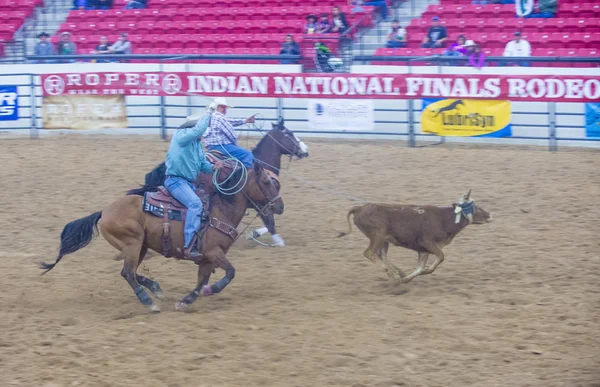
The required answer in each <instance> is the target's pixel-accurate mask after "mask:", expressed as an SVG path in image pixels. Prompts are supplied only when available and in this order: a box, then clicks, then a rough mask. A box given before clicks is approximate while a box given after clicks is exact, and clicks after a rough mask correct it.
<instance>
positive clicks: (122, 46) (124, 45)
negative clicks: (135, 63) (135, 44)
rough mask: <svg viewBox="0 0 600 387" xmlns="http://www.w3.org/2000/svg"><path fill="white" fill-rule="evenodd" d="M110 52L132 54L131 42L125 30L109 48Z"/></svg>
mask: <svg viewBox="0 0 600 387" xmlns="http://www.w3.org/2000/svg"><path fill="white" fill-rule="evenodd" d="M108 53H109V54H124V55H130V54H131V42H130V41H129V40H128V39H127V33H126V32H123V33H122V34H121V36H119V40H117V41H116V42H115V44H113V45H112V46H110V47H109V48H108Z"/></svg>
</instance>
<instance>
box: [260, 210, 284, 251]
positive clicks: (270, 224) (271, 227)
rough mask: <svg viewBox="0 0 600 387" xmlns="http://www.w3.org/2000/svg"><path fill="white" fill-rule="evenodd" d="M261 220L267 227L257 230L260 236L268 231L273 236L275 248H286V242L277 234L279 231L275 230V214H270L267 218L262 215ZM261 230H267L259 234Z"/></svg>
mask: <svg viewBox="0 0 600 387" xmlns="http://www.w3.org/2000/svg"><path fill="white" fill-rule="evenodd" d="M260 218H261V219H262V221H263V223H264V224H265V227H263V228H259V229H257V230H256V232H257V234H258V236H261V235H263V234H264V233H266V232H267V231H268V232H269V233H270V234H271V238H272V239H273V243H274V244H275V246H280V247H283V246H285V241H284V240H283V238H282V237H281V236H280V235H279V234H277V231H276V230H275V217H274V216H273V214H269V215H266V216H265V215H262V214H261V215H260ZM265 229H266V230H265ZM259 230H261V231H262V230H265V231H262V233H259Z"/></svg>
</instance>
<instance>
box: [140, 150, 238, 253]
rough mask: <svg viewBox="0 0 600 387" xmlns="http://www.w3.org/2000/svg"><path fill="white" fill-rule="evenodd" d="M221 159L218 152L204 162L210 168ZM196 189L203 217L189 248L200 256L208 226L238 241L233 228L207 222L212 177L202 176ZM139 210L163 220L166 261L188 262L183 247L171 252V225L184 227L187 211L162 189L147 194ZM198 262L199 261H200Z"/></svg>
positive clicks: (216, 221) (213, 187) (222, 156)
mask: <svg viewBox="0 0 600 387" xmlns="http://www.w3.org/2000/svg"><path fill="white" fill-rule="evenodd" d="M224 158H225V155H223V154H222V153H220V152H211V153H207V159H208V160H209V161H210V162H211V163H213V164H214V163H216V162H217V161H219V160H222V159H224ZM198 187H199V188H198V189H196V191H195V193H196V195H198V197H199V198H200V200H201V201H202V214H201V216H200V230H198V232H197V233H196V235H195V236H194V239H193V240H192V244H191V246H196V247H197V249H198V251H200V252H202V236H203V235H204V233H205V232H206V230H207V229H208V227H209V226H210V227H213V228H215V229H217V230H219V231H221V232H223V233H224V234H226V235H227V236H229V237H230V238H232V239H233V240H235V239H237V236H238V232H237V230H236V228H235V227H233V226H230V225H228V224H227V223H225V222H223V221H221V220H219V219H217V218H210V209H211V200H210V198H211V196H212V195H213V194H214V193H215V192H216V189H215V186H214V185H213V183H212V177H211V175H205V174H201V175H200V177H199V179H198ZM142 208H143V211H144V212H146V213H149V214H151V215H154V216H156V217H159V218H163V233H162V236H161V245H162V254H163V255H164V256H165V257H167V258H170V257H174V258H175V259H189V258H188V257H187V256H186V254H185V251H184V250H183V248H182V247H181V248H180V247H176V248H173V242H172V240H171V221H176V222H181V223H182V224H185V218H186V214H187V208H186V207H185V206H184V205H183V204H181V203H180V202H179V201H177V199H175V198H174V197H173V196H171V194H170V193H169V191H168V190H167V189H166V188H165V187H164V186H160V187H158V190H157V191H156V192H146V193H145V194H144V200H143V203H142ZM182 229H183V227H182ZM199 259H200V260H202V257H200V258H199ZM196 263H198V261H197V262H196Z"/></svg>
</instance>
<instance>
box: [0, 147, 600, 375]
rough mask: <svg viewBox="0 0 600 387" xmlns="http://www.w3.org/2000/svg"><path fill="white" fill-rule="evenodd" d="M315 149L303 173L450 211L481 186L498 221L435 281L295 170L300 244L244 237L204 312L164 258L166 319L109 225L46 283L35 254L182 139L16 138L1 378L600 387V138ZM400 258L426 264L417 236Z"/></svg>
mask: <svg viewBox="0 0 600 387" xmlns="http://www.w3.org/2000/svg"><path fill="white" fill-rule="evenodd" d="M308 144H309V146H310V151H311V156H310V158H308V159H305V160H301V161H297V162H294V163H292V165H291V168H290V170H289V171H290V172H291V173H293V174H294V175H295V176H298V177H300V178H302V179H308V180H310V181H311V182H314V183H315V184H318V185H330V186H332V187H335V189H337V190H339V191H341V192H344V193H346V194H348V195H353V196H358V197H362V198H365V199H368V200H372V201H385V202H390V203H415V204H439V205H447V204H450V203H452V201H454V200H456V199H457V198H458V197H459V195H461V194H462V193H464V192H465V191H466V190H468V189H469V188H472V189H473V195H474V197H475V199H476V200H477V201H478V204H480V205H481V206H483V207H484V208H486V209H487V210H489V211H491V212H492V213H493V215H494V218H495V221H494V222H493V223H491V224H486V225H479V226H470V227H468V228H467V229H466V230H465V231H463V233H462V234H461V235H459V236H458V237H457V238H456V240H455V242H454V244H453V245H451V246H449V247H448V248H447V249H446V250H445V252H446V257H447V258H446V261H445V262H444V263H443V264H442V265H441V266H440V267H439V268H438V270H437V271H436V272H435V273H434V274H433V275H430V276H422V277H417V278H416V279H415V280H414V281H413V282H412V283H410V284H407V285H403V284H398V283H395V282H390V281H388V279H387V276H386V274H385V273H384V272H383V271H382V270H381V268H380V267H379V266H378V265H374V264H371V263H370V262H368V261H367V260H366V259H365V258H364V257H363V256H362V252H363V250H364V249H365V247H366V246H367V239H366V238H365V237H364V236H363V235H362V234H360V233H359V232H356V229H355V232H354V233H353V234H352V235H350V236H349V237H347V238H346V239H334V236H335V235H337V232H338V231H343V230H346V227H347V226H346V222H345V216H346V212H347V210H348V209H349V208H351V207H352V206H353V205H356V203H355V202H351V201H350V200H348V199H345V198H342V197H337V196H334V195H333V194H332V193H330V192H324V191H320V190H317V189H315V188H312V187H310V186H307V185H306V184H305V183H301V182H299V181H297V180H294V179H292V178H291V177H290V176H285V175H284V176H283V177H282V184H283V187H284V189H283V195H284V196H283V197H284V200H285V202H286V213H285V214H284V215H283V216H282V217H278V218H277V219H278V223H277V224H278V226H279V229H280V233H281V234H282V236H283V237H284V238H285V239H286V242H287V243H288V246H287V247H285V248H279V249H275V248H273V249H269V248H264V247H259V246H256V244H254V243H251V242H248V241H246V240H240V241H238V242H237V243H236V245H235V246H234V248H232V250H231V252H230V253H229V258H230V259H231V261H232V262H233V264H234V265H235V266H236V269H237V276H236V278H235V280H234V282H232V284H231V285H230V286H229V287H228V288H227V289H226V290H225V291H224V292H223V293H221V294H220V295H217V296H214V297H211V298H206V299H200V300H198V301H197V302H196V303H195V304H194V306H193V308H191V311H190V312H188V313H181V312H176V311H175V310H174V308H173V305H174V302H175V301H176V300H177V299H179V298H180V297H181V296H183V295H184V294H187V293H188V292H189V291H190V290H191V289H192V288H193V286H194V285H195V280H196V266H195V265H194V264H192V263H190V262H176V261H174V260H172V259H165V258H163V257H160V256H155V257H153V258H152V259H150V260H149V261H147V262H146V263H145V264H144V271H145V272H146V273H148V274H149V276H151V277H152V278H154V279H157V280H158V281H159V282H160V283H161V286H162V287H163V289H164V290H165V292H166V293H167V299H165V300H159V301H158V303H159V305H160V307H161V309H162V313H160V314H149V313H148V312H147V311H146V310H145V309H144V308H143V307H142V306H141V304H140V303H139V302H138V301H137V299H136V297H135V296H134V294H133V292H132V291H131V289H130V288H129V286H128V285H127V283H126V282H125V281H124V280H123V279H122V278H121V277H120V275H119V272H120V270H121V265H122V262H117V261H115V260H114V259H113V258H114V256H115V252H116V251H114V250H113V249H112V247H110V246H109V245H108V243H106V242H105V241H104V240H103V239H102V237H99V238H97V239H96V240H95V241H94V242H93V243H92V244H91V245H90V246H88V247H87V248H85V249H84V250H81V251H79V252H77V253H76V254H73V255H71V256H67V257H66V258H65V259H63V261H62V262H61V263H60V264H59V265H58V266H57V267H56V269H54V270H53V271H51V272H50V273H48V274H47V275H45V276H43V277H40V273H41V271H40V270H39V269H38V268H37V266H36V264H37V262H39V261H40V260H42V259H43V260H46V261H54V258H55V256H56V252H57V247H58V242H59V235H60V232H61V231H62V228H63V226H64V224H65V223H67V222H69V221H71V220H74V219H76V218H79V217H82V216H86V215H88V214H90V213H92V212H94V211H97V210H99V209H102V208H103V207H104V206H106V205H108V204H109V203H110V202H111V201H112V200H113V199H114V198H116V197H117V196H119V195H122V194H123V193H124V192H125V191H126V190H127V189H128V188H131V187H134V186H136V184H137V183H138V182H140V181H141V180H142V179H143V177H144V174H145V173H146V172H148V171H149V170H150V169H151V168H152V167H153V166H154V165H155V164H157V163H158V162H160V161H161V158H163V157H164V154H165V151H166V149H167V147H168V144H167V143H165V142H161V141H160V140H158V139H157V138H155V137H142V136H138V137H129V138H121V137H102V136H97V137H96V136H94V137H92V136H77V135H72V136H60V137H59V136H57V137H52V138H45V139H41V140H33V141H32V140H28V139H5V140H3V141H0V165H1V166H2V168H1V169H0V181H1V182H2V191H1V192H2V195H1V196H2V199H1V200H0V214H1V215H0V229H1V232H0V263H1V266H0V267H1V268H0V273H1V280H0V311H1V313H0V332H1V335H0V370H1V372H0V386H2V387H5V386H26V387H38V386H39V387H71V386H72V387H76V386H90V387H96V386H102V387H121V386H122V387H131V386H144V387H147V386H156V387H163V386H167V387H213V386H278V387H279V386H300V387H308V386H311V387H313V386H316V387H321V386H344V387H364V386H368V387H371V386H374V387H392V386H407V387H418V386H427V387H433V386H440V387H450V386H452V387H454V386H456V387H463V386H486V387H489V386H545V387H547V386H569V387H577V386H581V387H583V386H585V387H592V386H596V387H598V386H600V360H599V359H600V335H599V334H598V329H599V326H600V325H599V324H600V258H599V255H598V248H599V246H600V239H599V238H598V234H599V232H600V226H599V223H598V222H599V219H600V210H599V206H598V199H599V198H600V189H599V187H600V177H599V174H598V167H599V166H600V153H599V152H598V151H590V150H585V151H584V150H568V149H562V150H561V151H560V152H559V153H556V154H551V153H549V152H547V150H546V149H545V148H524V147H523V148H519V149H515V148H508V147H467V146H458V145H445V146H438V147H429V148H424V149H408V148H406V146H405V144H403V143H396V142H387V143H383V142H380V143H376V142H370V143H359V142H345V143H339V142H338V143H333V142H331V141H329V142H327V141H308ZM330 181H333V182H330ZM377 187H379V188H377ZM248 220H249V217H247V218H246V219H245V220H244V222H246V221H248ZM256 225H257V226H258V225H259V223H256ZM267 240H269V239H267ZM390 257H391V259H392V261H393V262H394V263H395V264H396V265H398V266H399V267H401V268H402V269H404V270H405V271H408V270H412V269H413V268H414V267H415V266H416V262H417V260H416V258H417V257H416V254H415V253H413V252H410V251H408V250H404V249H400V248H391V249H390ZM222 275H223V272H222V271H218V272H217V276H218V277H220V276H222ZM214 278H215V277H214V276H213V280H214Z"/></svg>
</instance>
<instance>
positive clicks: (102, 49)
mask: <svg viewBox="0 0 600 387" xmlns="http://www.w3.org/2000/svg"><path fill="white" fill-rule="evenodd" d="M109 48H110V45H109V44H108V39H107V38H106V36H101V37H100V44H98V45H97V46H96V49H95V50H94V51H92V55H101V54H110V51H109ZM94 62H96V61H94ZM97 62H98V63H108V62H110V61H108V60H104V59H100V60H98V61H97Z"/></svg>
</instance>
